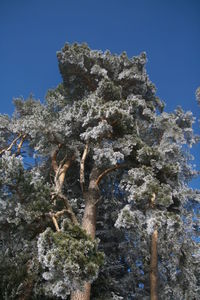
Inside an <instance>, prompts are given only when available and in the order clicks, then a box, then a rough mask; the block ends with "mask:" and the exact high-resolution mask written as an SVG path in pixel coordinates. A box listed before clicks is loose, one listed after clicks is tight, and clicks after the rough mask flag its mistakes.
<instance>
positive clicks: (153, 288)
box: [150, 229, 158, 300]
mask: <svg viewBox="0 0 200 300" xmlns="http://www.w3.org/2000/svg"><path fill="white" fill-rule="evenodd" d="M157 242H158V230H157V229H156V230H154V232H153V234H152V237H151V261H150V294H151V300H158V253H157Z"/></svg>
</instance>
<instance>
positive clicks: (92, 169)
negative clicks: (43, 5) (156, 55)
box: [0, 44, 200, 300]
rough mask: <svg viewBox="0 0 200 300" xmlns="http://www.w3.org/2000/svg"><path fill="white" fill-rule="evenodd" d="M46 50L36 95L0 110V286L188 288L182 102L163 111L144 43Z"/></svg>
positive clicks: (185, 291)
mask: <svg viewBox="0 0 200 300" xmlns="http://www.w3.org/2000/svg"><path fill="white" fill-rule="evenodd" d="M57 57H58V62H59V69H60V72H61V75H62V78H63V83H61V84H60V85H59V86H58V87H57V88H55V89H51V90H49V91H48V92H47V95H46V99H45V102H44V103H41V102H40V101H38V100H35V99H34V98H33V97H32V96H30V97H29V98H28V99H27V100H26V101H24V100H23V99H15V100H14V104H15V113H14V115H13V116H12V117H9V116H5V115H1V116H0V118H1V125H0V126H1V127H0V143H1V150H0V154H1V158H0V172H1V179H0V186H1V192H0V193H1V194H0V196H1V197H0V206H1V209H0V222H1V230H0V233H1V241H2V245H1V249H2V256H1V268H0V275H1V278H2V282H1V286H0V288H1V298H3V299H24V300H25V299H60V298H61V299H68V298H69V297H70V299H71V300H89V299H96V300H97V299H107V300H109V299H149V296H150V297H151V300H156V299H158V295H159V297H160V298H161V297H163V299H174V300H180V299H198V298H199V295H200V290H199V278H200V277H199V273H198V263H199V252H198V248H197V246H196V243H195V241H192V235H193V233H192V229H191V228H192V226H193V220H192V215H191V213H190V212H189V210H188V206H187V205H188V200H190V199H191V200H192V201H196V202H198V201H199V193H198V191H192V190H190V189H189V188H188V186H187V183H188V181H189V180H190V179H191V178H192V177H193V176H195V175H196V172H195V171H194V170H193V168H192V166H191V165H190V163H189V161H190V159H191V156H190V154H189V147H190V146H191V145H192V144H194V143H195V142H196V141H197V137H196V136H195V135H194V133H193V129H192V124H193V122H194V118H193V116H192V114H191V113H190V112H186V113H185V112H184V111H183V110H182V109H181V108H177V109H176V110H175V111H174V112H173V113H166V112H163V109H164V103H163V102H162V101H161V100H160V99H159V98H158V97H156V94H155V93H156V89H155V86H154V85H153V84H152V83H151V82H150V80H149V78H148V75H147V73H146V69H145V64H146V55H145V53H142V54H140V55H139V56H137V57H133V58H131V59H129V58H128V57H127V55H126V53H122V54H121V55H112V54H111V53H110V52H109V51H106V52H104V53H103V52H101V51H92V50H90V49H89V47H88V46H87V45H85V44H82V45H78V44H73V45H69V44H66V45H65V46H64V48H63V49H62V50H61V51H60V52H58V54H57ZM92 283H93V288H92V291H91V284H92Z"/></svg>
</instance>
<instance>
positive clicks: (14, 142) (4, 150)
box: [0, 133, 22, 155]
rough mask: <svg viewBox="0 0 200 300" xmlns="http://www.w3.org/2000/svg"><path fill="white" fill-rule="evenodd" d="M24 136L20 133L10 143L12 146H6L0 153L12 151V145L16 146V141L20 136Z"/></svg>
mask: <svg viewBox="0 0 200 300" xmlns="http://www.w3.org/2000/svg"><path fill="white" fill-rule="evenodd" d="M21 136H22V134H21V133H20V134H19V135H18V136H17V137H16V138H15V139H14V140H13V141H12V143H11V144H10V146H8V148H4V149H2V150H1V151H0V155H1V154H3V153H4V152H6V151H10V150H11V149H12V147H13V146H14V144H16V142H17V141H18V140H19V139H20V137H21Z"/></svg>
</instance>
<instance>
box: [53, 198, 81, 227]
mask: <svg viewBox="0 0 200 300" xmlns="http://www.w3.org/2000/svg"><path fill="white" fill-rule="evenodd" d="M58 197H59V198H60V199H62V200H63V202H64V204H65V208H66V209H65V211H66V212H67V213H68V214H69V215H70V219H71V221H72V223H73V224H74V225H78V224H79V223H78V220H77V218H76V215H75V213H74V212H73V209H72V207H71V205H70V203H69V200H68V199H67V197H66V196H65V195H63V194H62V193H59V194H58Z"/></svg>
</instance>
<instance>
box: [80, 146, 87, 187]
mask: <svg viewBox="0 0 200 300" xmlns="http://www.w3.org/2000/svg"><path fill="white" fill-rule="evenodd" d="M88 148H89V144H88V143H86V145H85V149H84V151H83V155H82V158H81V163H80V185H81V190H82V192H84V190H85V160H86V157H87V154H88Z"/></svg>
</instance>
